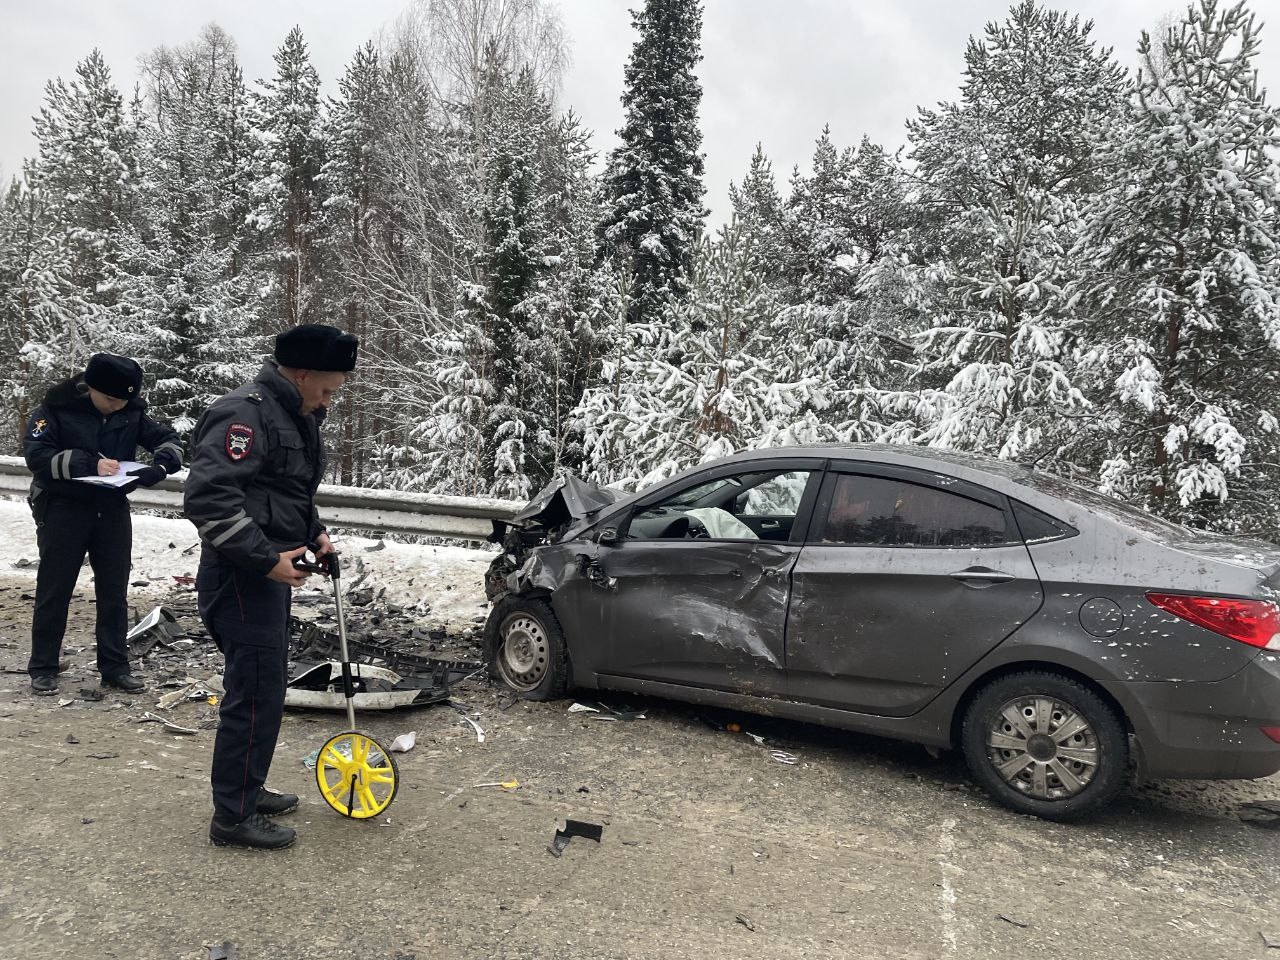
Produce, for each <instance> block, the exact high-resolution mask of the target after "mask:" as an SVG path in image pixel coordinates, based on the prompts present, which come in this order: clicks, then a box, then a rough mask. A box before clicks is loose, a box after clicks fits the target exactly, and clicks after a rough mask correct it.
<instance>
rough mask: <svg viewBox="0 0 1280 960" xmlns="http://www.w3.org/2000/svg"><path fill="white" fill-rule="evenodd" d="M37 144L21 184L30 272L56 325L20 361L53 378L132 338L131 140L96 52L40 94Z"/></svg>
mask: <svg viewBox="0 0 1280 960" xmlns="http://www.w3.org/2000/svg"><path fill="white" fill-rule="evenodd" d="M35 136H36V145H37V155H36V157H35V158H34V159H33V160H31V161H29V162H28V164H27V171H26V177H27V182H28V184H29V185H30V188H31V189H32V190H33V191H34V192H36V193H37V195H38V200H39V202H38V209H39V211H40V215H41V216H40V221H41V222H40V227H39V229H40V240H39V241H38V242H36V243H35V244H33V247H32V261H31V269H32V270H34V271H35V272H36V276H39V277H41V278H42V279H41V283H40V287H39V290H40V294H39V295H40V296H49V297H52V298H54V299H53V301H52V302H50V301H45V302H42V303H38V304H36V305H35V309H36V314H37V315H38V316H40V317H42V318H44V319H45V320H46V321H48V320H53V319H55V318H58V319H60V320H61V321H62V323H61V324H60V326H59V327H58V328H57V329H47V330H43V331H38V332H37V335H39V334H40V333H43V335H44V339H40V340H35V339H33V340H31V341H29V344H28V351H27V354H26V355H27V356H28V358H29V360H30V362H32V363H33V364H34V365H35V366H36V367H38V368H43V369H46V370H48V371H50V372H52V373H54V374H55V376H56V375H57V374H59V373H62V374H66V373H70V372H71V371H72V370H74V369H75V368H76V367H77V366H80V365H82V364H83V363H84V361H85V360H87V359H88V355H89V353H91V352H93V351H94V350H112V349H116V350H119V349H124V348H125V347H126V346H127V343H128V339H129V336H130V334H131V332H132V329H133V325H132V324H131V323H130V322H128V321H129V317H128V312H129V310H130V305H129V304H128V303H127V302H125V301H124V300H123V299H122V297H121V281H122V280H124V279H125V278H126V277H127V270H128V265H127V264H126V263H125V262H124V261H125V253H124V251H125V249H126V247H127V246H128V245H129V242H130V239H131V234H132V232H133V229H134V224H133V218H134V216H135V214H136V207H137V193H138V186H137V185H138V176H137V172H138V159H137V142H136V131H135V129H134V126H133V124H132V123H131V122H130V119H129V117H128V116H127V115H126V111H125V107H124V103H123V100H122V98H121V96H120V92H119V91H118V90H117V89H116V87H115V84H114V83H113V82H112V80H111V74H110V70H109V69H108V68H107V65H106V61H105V60H103V58H102V54H101V53H100V52H99V51H97V50H94V51H93V52H92V53H91V54H90V55H89V56H88V57H86V58H85V59H84V60H82V61H81V62H80V63H79V64H77V65H76V78H75V79H74V80H71V81H69V82H68V81H65V80H63V79H61V78H58V79H57V80H53V81H51V82H50V83H49V84H48V85H47V86H46V87H45V104H44V106H42V107H41V108H40V114H39V116H37V117H36V126H35Z"/></svg>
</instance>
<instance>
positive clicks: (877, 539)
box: [818, 474, 1018, 547]
mask: <svg viewBox="0 0 1280 960" xmlns="http://www.w3.org/2000/svg"><path fill="white" fill-rule="evenodd" d="M818 539H819V540H821V541H822V542H823V543H846V544H856V545H862V546H895V547H975V546H983V545H987V544H996V543H1009V542H1011V541H1016V540H1017V539H1018V538H1017V537H1016V536H1013V537H1011V536H1009V531H1008V530H1007V527H1006V523H1005V513H1004V511H1003V510H1001V509H999V508H997V507H993V506H990V505H989V504H985V503H981V502H979V501H977V500H972V499H970V498H969V497H964V496H960V495H959V494H955V493H949V492H947V491H945V490H938V489H935V488H933V487H926V486H921V485H920V484H915V483H908V482H907V481H904V480H891V479H888V478H884V477H868V476H863V475H861V474H842V475H840V476H839V477H837V478H836V483H835V489H834V490H833V492H832V496H831V507H830V509H829V510H828V511H827V517H826V522H825V524H824V526H823V528H822V532H821V534H820V536H819V537H818Z"/></svg>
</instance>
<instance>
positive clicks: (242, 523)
mask: <svg viewBox="0 0 1280 960" xmlns="http://www.w3.org/2000/svg"><path fill="white" fill-rule="evenodd" d="M252 522H253V521H252V520H250V519H249V518H248V517H245V518H244V519H242V520H237V521H236V522H235V523H234V524H232V525H231V526H230V527H229V528H228V529H227V531H226V532H225V533H223V534H221V535H220V536H218V537H215V538H214V539H212V540H210V541H209V546H211V547H220V546H222V545H223V544H224V543H226V542H227V541H228V540H229V539H231V537H233V536H235V535H236V534H237V533H239V532H240V531H241V530H242V529H244V528H245V527H247V526H248V525H249V524H251V523H252Z"/></svg>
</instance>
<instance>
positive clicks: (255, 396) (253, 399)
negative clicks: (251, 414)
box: [245, 391, 262, 404]
mask: <svg viewBox="0 0 1280 960" xmlns="http://www.w3.org/2000/svg"><path fill="white" fill-rule="evenodd" d="M245 399H247V400H248V401H249V402H250V403H257V404H261V403H262V394H260V393H258V392H257V391H255V392H253V393H251V394H249V395H248V396H247V397H246V398H245Z"/></svg>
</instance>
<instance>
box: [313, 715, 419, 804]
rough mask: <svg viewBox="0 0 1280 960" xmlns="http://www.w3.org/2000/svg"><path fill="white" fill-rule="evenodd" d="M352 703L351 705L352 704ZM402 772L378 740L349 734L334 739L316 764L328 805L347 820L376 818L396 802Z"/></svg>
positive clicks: (323, 795)
mask: <svg viewBox="0 0 1280 960" xmlns="http://www.w3.org/2000/svg"><path fill="white" fill-rule="evenodd" d="M348 702H349V701H348ZM399 779H400V772H399V770H398V769H397V768H396V762H395V760H394V759H392V757H391V754H389V753H387V751H385V750H383V749H382V746H381V745H380V744H379V743H378V741H377V740H374V739H373V738H372V737H368V736H365V735H364V734H363V733H357V732H356V731H354V730H348V731H346V732H345V733H340V734H338V735H337V736H336V737H330V738H329V740H328V741H326V742H325V745H324V746H323V747H321V748H320V756H319V757H318V758H317V760H316V785H317V786H318V787H319V788H320V796H322V797H324V802H325V803H327V804H329V806H331V807H333V809H335V810H337V811H338V812H339V813H340V814H342V815H343V816H344V817H353V818H354V819H356V820H364V819H365V818H367V817H376V816H377V815H378V814H380V813H382V811H384V810H386V809H387V807H389V806H391V801H392V800H394V799H395V798H396V788H397V787H398V786H399Z"/></svg>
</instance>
